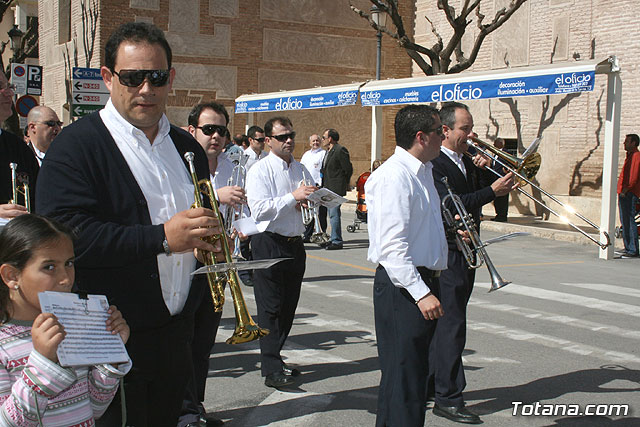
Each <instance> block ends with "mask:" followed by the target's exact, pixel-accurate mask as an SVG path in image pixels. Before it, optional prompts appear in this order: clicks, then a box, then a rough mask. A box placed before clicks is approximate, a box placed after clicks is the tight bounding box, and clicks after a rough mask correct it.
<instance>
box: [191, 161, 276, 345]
mask: <svg viewBox="0 0 640 427" xmlns="http://www.w3.org/2000/svg"><path fill="white" fill-rule="evenodd" d="M184 158H185V159H186V160H187V163H189V172H190V174H191V180H192V181H193V186H194V197H195V202H194V203H193V205H192V208H199V207H203V206H204V203H203V200H202V195H203V194H204V195H205V196H207V197H208V198H209V201H210V203H211V209H212V210H213V212H214V214H215V216H216V217H217V218H221V215H220V209H219V207H218V201H217V200H216V198H215V193H214V191H213V185H212V184H211V180H209V179H202V180H198V176H197V175H196V169H195V165H194V163H193V159H194V154H193V153H192V152H190V151H188V152H186V153H184ZM205 240H206V241H207V242H209V243H213V242H215V241H216V240H220V243H221V245H222V253H223V254H224V258H225V262H226V263H227V264H231V263H232V262H233V260H232V259H231V250H230V249H229V241H228V240H227V234H226V233H225V232H224V229H223V231H222V232H221V233H220V234H217V235H214V236H210V237H207V238H205ZM202 253H203V257H204V261H205V262H204V264H205V265H214V264H215V263H216V259H215V256H214V254H213V253H212V252H209V251H202ZM207 281H208V282H209V289H210V290H211V298H212V299H213V306H214V310H215V311H221V310H222V307H223V305H224V285H225V283H228V284H229V290H230V291H231V296H232V298H233V308H234V309H235V314H236V328H235V331H234V332H233V335H232V336H231V337H230V338H229V339H228V340H227V344H239V343H243V342H249V341H253V340H256V339H258V338H260V337H263V336H265V335H267V334H268V333H269V330H268V329H262V328H260V327H259V326H257V325H256V324H255V323H254V321H253V319H252V318H251V315H250V314H249V311H248V310H247V304H246V302H245V300H244V296H243V295H242V289H241V288H240V284H239V283H240V279H239V278H238V271H237V270H236V269H235V268H230V269H228V270H227V271H225V272H213V273H211V272H209V273H207Z"/></svg>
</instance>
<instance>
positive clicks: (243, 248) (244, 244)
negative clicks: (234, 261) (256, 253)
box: [238, 236, 253, 281]
mask: <svg viewBox="0 0 640 427" xmlns="http://www.w3.org/2000/svg"><path fill="white" fill-rule="evenodd" d="M250 245H251V236H249V237H247V240H245V241H240V253H241V254H242V258H244V259H246V260H247V261H251V260H252V259H253V258H252V257H251V246H250ZM238 276H240V280H242V281H244V280H245V279H253V270H242V271H238Z"/></svg>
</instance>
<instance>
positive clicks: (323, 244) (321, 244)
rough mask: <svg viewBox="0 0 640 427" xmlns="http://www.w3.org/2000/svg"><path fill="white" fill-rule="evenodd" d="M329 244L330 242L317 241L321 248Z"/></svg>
mask: <svg viewBox="0 0 640 427" xmlns="http://www.w3.org/2000/svg"><path fill="white" fill-rule="evenodd" d="M330 244H331V242H322V243H318V246H320V247H321V248H326V247H327V246H329V245H330Z"/></svg>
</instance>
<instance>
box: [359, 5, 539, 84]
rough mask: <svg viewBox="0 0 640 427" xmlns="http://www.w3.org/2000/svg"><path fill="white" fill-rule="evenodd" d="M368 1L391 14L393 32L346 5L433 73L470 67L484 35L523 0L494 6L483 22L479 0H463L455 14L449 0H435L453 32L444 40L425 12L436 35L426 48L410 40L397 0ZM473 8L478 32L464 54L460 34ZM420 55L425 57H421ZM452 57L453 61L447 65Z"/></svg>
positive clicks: (429, 72) (457, 70)
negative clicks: (489, 19) (495, 9)
mask: <svg viewBox="0 0 640 427" xmlns="http://www.w3.org/2000/svg"><path fill="white" fill-rule="evenodd" d="M370 1H371V3H372V4H373V5H375V6H376V7H377V8H378V9H379V10H380V11H381V12H383V13H386V14H387V15H388V16H389V18H391V23H392V24H393V26H395V28H396V32H393V30H390V29H388V28H380V27H379V26H378V25H376V23H375V22H373V19H371V16H370V15H369V14H367V13H366V12H363V11H362V10H360V9H358V8H357V7H355V6H354V5H350V7H351V9H352V10H353V11H354V12H355V13H357V14H358V15H360V16H361V17H362V18H363V19H366V20H367V21H368V22H369V25H370V26H371V27H372V28H374V29H375V30H376V31H381V32H383V33H384V34H387V35H388V36H390V37H392V38H394V39H395V40H396V41H397V42H398V45H399V46H400V47H402V48H404V49H405V51H406V52H407V55H409V56H410V57H411V59H412V60H414V61H415V62H416V64H417V65H418V66H419V67H420V69H421V70H422V71H423V72H424V73H425V74H426V75H433V74H445V73H446V74H452V73H459V72H461V71H464V70H466V69H468V68H469V67H471V66H472V65H473V63H474V62H475V60H476V59H477V57H478V52H479V51H480V47H481V46H482V43H483V42H484V40H485V39H486V37H487V35H489V34H491V33H492V32H493V31H495V30H496V29H498V28H499V27H500V26H501V25H503V24H504V23H505V22H506V21H507V20H508V19H510V18H511V17H512V16H513V14H514V13H515V12H516V11H517V10H518V9H519V8H520V6H522V4H524V3H525V2H526V1H527V0H511V2H510V3H509V6H507V7H505V8H502V9H500V10H498V11H497V12H496V14H495V16H494V18H493V20H492V21H491V22H490V23H488V24H484V23H483V20H484V17H485V16H484V15H483V14H482V13H480V3H481V1H482V0H464V2H462V6H461V9H460V13H459V14H456V9H455V8H454V7H453V6H452V5H451V4H450V0H438V1H437V8H438V9H439V10H441V11H442V12H443V13H444V15H445V17H446V20H447V22H448V24H449V26H450V27H451V28H452V29H453V34H452V35H451V37H450V39H449V40H448V41H447V42H446V43H445V42H444V40H443V39H442V36H441V35H440V34H441V33H440V32H439V31H438V29H437V28H436V26H435V24H434V21H433V20H432V19H430V18H429V17H427V16H425V19H426V20H427V22H428V23H429V25H430V26H431V33H432V34H433V35H434V36H435V38H436V42H435V43H434V44H433V46H432V47H431V48H427V47H424V46H421V45H419V44H417V43H415V42H413V41H412V40H411V38H410V37H409V36H408V35H407V34H406V31H405V28H404V23H403V20H402V16H401V15H400V13H399V12H398V2H397V0H370ZM474 12H475V16H476V21H477V27H478V30H479V33H478V35H477V36H476V37H475V39H474V42H473V47H472V49H471V51H470V52H469V53H468V55H465V52H463V50H462V44H461V42H462V37H463V36H464V34H465V31H466V30H467V27H468V26H469V24H470V23H471V22H472V20H471V19H469V16H470V15H471V14H472V13H474ZM423 55H425V56H426V57H427V58H424V57H423ZM454 61H455V63H454V64H453V65H451V64H452V62H454Z"/></svg>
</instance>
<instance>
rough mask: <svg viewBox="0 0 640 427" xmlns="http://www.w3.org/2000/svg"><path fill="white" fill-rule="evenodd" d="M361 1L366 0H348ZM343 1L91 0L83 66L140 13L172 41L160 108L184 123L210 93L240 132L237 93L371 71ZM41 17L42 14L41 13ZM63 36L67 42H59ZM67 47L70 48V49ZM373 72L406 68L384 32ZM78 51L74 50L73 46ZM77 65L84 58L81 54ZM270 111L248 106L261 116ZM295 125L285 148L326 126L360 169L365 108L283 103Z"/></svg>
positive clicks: (42, 7)
mask: <svg viewBox="0 0 640 427" xmlns="http://www.w3.org/2000/svg"><path fill="white" fill-rule="evenodd" d="M351 2H352V3H353V4H355V5H356V6H357V7H359V8H361V9H363V10H369V8H370V6H371V4H370V2H369V1H367V0H352V1H351ZM349 3H350V1H349V0H335V1H331V2H300V1H297V0H184V1H183V0H109V1H105V0H100V22H99V35H104V36H103V37H99V39H98V40H97V43H96V44H97V46H99V47H100V48H99V49H98V50H97V52H96V54H95V55H94V61H93V62H92V65H93V66H98V65H99V64H102V62H103V61H102V55H103V49H104V44H105V43H106V39H107V38H108V35H109V34H110V33H111V32H112V31H113V30H114V29H115V28H116V27H117V26H119V25H120V24H122V23H124V22H127V21H132V20H142V21H147V22H153V23H154V24H155V25H157V26H158V27H160V28H161V29H162V30H164V31H165V33H166V35H167V39H168V40H169V42H170V43H171V46H172V49H173V55H174V57H173V65H174V67H175V68H176V80H175V81H174V86H173V91H172V94H171V95H170V98H169V101H168V108H167V114H168V116H169V118H170V120H171V121H172V122H173V123H175V124H177V125H181V126H182V125H185V124H186V120H187V114H188V111H189V110H190V109H191V107H192V106H193V105H195V104H196V103H198V102H205V101H217V102H221V103H222V104H224V105H225V106H226V107H227V109H228V111H229V113H230V115H231V124H230V129H231V132H232V133H234V134H235V133H241V132H244V129H245V125H246V124H247V119H248V115H246V114H239V115H237V116H236V115H235V114H233V109H234V99H235V98H236V97H237V96H239V95H241V94H247V93H257V92H272V91H279V90H292V89H302V88H309V87H314V86H320V85H324V86H326V85H335V84H342V83H349V82H352V81H365V80H368V79H373V78H375V62H376V60H375V58H376V37H375V31H374V30H373V29H371V28H370V27H369V25H368V23H366V22H365V21H364V20H362V19H361V18H359V17H358V16H357V15H355V13H353V12H352V11H351V10H350V8H349ZM56 7H57V2H56V1H52V0H43V1H41V2H39V13H40V15H41V21H40V22H41V42H40V57H41V64H42V65H44V67H45V98H46V100H47V103H48V104H55V109H56V110H57V111H58V112H59V113H60V112H61V110H62V104H64V99H63V97H64V83H63V82H64V78H63V74H64V73H63V69H64V67H63V62H62V55H61V51H62V49H63V47H64V46H62V45H58V43H57V40H56V34H57V18H56V16H57V9H56ZM72 10H73V16H72V22H73V25H75V28H76V31H77V34H80V32H81V30H79V27H78V25H80V16H79V10H80V9H79V0H72ZM400 10H401V12H402V14H403V15H404V16H405V17H406V20H405V21H406V25H407V33H409V34H411V33H412V32H413V14H414V2H413V1H410V0H401V1H400ZM45 15H46V16H48V18H46V19H43V17H44V16H45ZM67 45H72V43H67ZM70 49H71V48H70ZM382 49H383V53H382V78H401V77H408V76H410V72H411V71H410V68H411V61H410V60H409V59H408V57H407V56H406V54H405V53H404V51H403V50H402V49H399V48H398V47H397V44H396V43H395V42H394V41H393V40H391V39H390V38H388V37H384V38H383V47H382ZM80 53H81V56H82V51H81V52H80ZM80 66H84V64H83V63H81V65H80ZM396 111H397V109H394V108H389V109H385V111H384V145H383V155H384V156H385V157H388V156H389V155H391V153H392V152H393V147H394V146H395V143H394V138H393V117H394V114H395V112H396ZM271 115H272V114H256V116H255V118H254V123H255V124H259V125H261V126H262V125H263V124H264V122H265V121H266V120H267V119H268V118H269V117H270V116H271ZM288 115H289V116H290V118H291V119H292V121H293V123H294V127H295V129H296V131H297V132H298V135H299V138H298V141H297V142H298V145H297V147H296V152H295V156H296V158H300V156H302V153H303V152H304V151H306V150H307V149H308V137H309V136H310V135H311V134H312V133H319V132H322V131H323V130H324V129H325V128H327V127H333V128H336V129H337V130H338V131H339V132H340V135H341V139H340V142H341V143H343V144H344V145H345V146H346V147H347V148H348V149H349V151H350V153H351V157H352V162H353V164H354V169H355V170H354V178H353V180H352V181H355V179H357V177H358V175H359V174H360V173H362V172H364V171H365V170H368V169H369V165H370V162H371V159H370V151H371V150H370V144H371V142H370V139H371V130H370V127H371V110H370V109H369V108H362V107H360V106H356V107H346V108H330V109H322V110H307V111H299V112H289V113H288Z"/></svg>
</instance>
